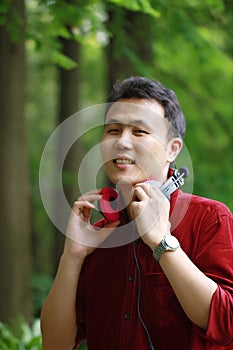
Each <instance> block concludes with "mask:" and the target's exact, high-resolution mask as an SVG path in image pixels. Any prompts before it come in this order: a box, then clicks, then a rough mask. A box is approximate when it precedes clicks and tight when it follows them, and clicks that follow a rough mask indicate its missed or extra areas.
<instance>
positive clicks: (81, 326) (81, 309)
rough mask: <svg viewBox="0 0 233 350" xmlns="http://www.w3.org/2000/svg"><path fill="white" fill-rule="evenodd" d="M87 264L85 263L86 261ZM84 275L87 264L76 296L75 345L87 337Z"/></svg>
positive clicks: (80, 278)
mask: <svg viewBox="0 0 233 350" xmlns="http://www.w3.org/2000/svg"><path fill="white" fill-rule="evenodd" d="M84 264H85V263H84ZM84 275H85V266H83V268H82V271H81V274H80V277H79V282H78V291H77V298H76V322H77V329H78V331H77V334H76V339H75V347H74V348H73V349H76V348H77V346H78V345H79V344H80V343H81V342H82V341H83V340H84V339H86V326H85V292H84Z"/></svg>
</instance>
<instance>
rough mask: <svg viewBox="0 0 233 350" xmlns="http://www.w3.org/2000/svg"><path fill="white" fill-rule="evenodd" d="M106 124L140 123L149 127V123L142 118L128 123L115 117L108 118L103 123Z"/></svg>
mask: <svg viewBox="0 0 233 350" xmlns="http://www.w3.org/2000/svg"><path fill="white" fill-rule="evenodd" d="M105 124H106V125H108V124H128V125H141V126H144V127H146V128H151V127H150V125H149V124H148V123H147V122H146V121H145V120H143V119H134V120H132V121H130V123H124V122H122V121H119V120H118V119H115V118H110V119H109V120H108V121H106V123H105Z"/></svg>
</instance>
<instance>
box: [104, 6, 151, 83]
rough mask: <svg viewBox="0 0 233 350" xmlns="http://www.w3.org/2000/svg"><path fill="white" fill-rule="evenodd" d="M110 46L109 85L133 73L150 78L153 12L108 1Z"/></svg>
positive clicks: (108, 56) (108, 57)
mask: <svg viewBox="0 0 233 350" xmlns="http://www.w3.org/2000/svg"><path fill="white" fill-rule="evenodd" d="M107 8H108V16H109V18H108V22H107V28H108V30H109V31H110V33H111V38H110V41H109V45H108V46H107V61H108V77H109V86H110V88H111V87H112V85H113V83H114V82H115V81H116V80H117V79H120V80H121V79H125V78H128V77H130V76H131V75H144V76H148V77H150V78H151V75H152V73H151V71H152V70H151V68H152V64H153V59H154V44H155V37H156V36H155V33H154V27H155V26H154V21H155V19H154V18H152V17H151V16H150V15H147V14H145V13H142V12H134V11H129V10H126V9H124V8H121V7H119V6H116V5H113V4H110V5H109V4H108V7H107Z"/></svg>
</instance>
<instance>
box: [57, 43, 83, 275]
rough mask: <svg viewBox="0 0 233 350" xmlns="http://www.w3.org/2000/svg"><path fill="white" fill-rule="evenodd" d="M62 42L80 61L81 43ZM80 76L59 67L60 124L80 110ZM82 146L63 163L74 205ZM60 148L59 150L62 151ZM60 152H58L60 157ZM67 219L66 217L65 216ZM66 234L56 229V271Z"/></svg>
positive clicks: (59, 212) (68, 195) (66, 51)
mask: <svg viewBox="0 0 233 350" xmlns="http://www.w3.org/2000/svg"><path fill="white" fill-rule="evenodd" d="M60 42H61V44H62V52H63V54H64V55H66V56H67V57H69V58H71V59H72V60H73V61H74V62H78V55H79V45H78V43H77V42H76V41H75V40H73V39H63V38H62V39H60ZM78 78H79V70H78V67H75V68H73V69H70V70H67V69H63V68H59V84H60V93H59V97H58V99H59V110H58V124H60V123H62V122H63V121H65V119H66V118H68V117H70V116H71V115H72V114H74V113H76V112H78ZM75 132H76V133H77V130H74V129H71V130H70V133H75ZM63 142H65V140H63V134H62V133H61V135H60V145H59V148H60V150H61V149H62V147H63ZM80 149H81V146H80V147H74V146H73V147H71V149H70V151H69V152H68V154H67V157H66V159H65V162H64V165H63V175H64V176H63V179H64V181H63V188H64V192H65V195H66V198H67V201H68V203H69V204H70V206H72V203H73V202H74V200H75V198H77V196H78V193H77V184H76V185H75V180H74V178H75V179H76V178H77V165H78V163H79V159H80V155H81V153H82V152H81V151H80ZM60 150H58V152H60ZM59 156H60V154H58V157H59ZM63 210H64V208H63V207H62V204H61V206H59V200H57V201H56V215H59V217H61V216H63ZM64 220H65V218H64ZM64 238H65V237H64V235H62V234H61V233H60V232H58V231H56V233H55V244H54V261H55V271H56V269H57V265H58V262H59V259H60V256H61V253H62V250H63V246H64Z"/></svg>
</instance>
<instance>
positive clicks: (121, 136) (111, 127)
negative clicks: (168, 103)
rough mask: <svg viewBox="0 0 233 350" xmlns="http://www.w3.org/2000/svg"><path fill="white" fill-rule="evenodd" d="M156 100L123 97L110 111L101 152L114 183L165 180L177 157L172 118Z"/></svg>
mask: <svg viewBox="0 0 233 350" xmlns="http://www.w3.org/2000/svg"><path fill="white" fill-rule="evenodd" d="M164 114H165V111H164V108H163V107H162V106H161V105H160V104H159V103H157V102H156V101H151V100H147V99H140V98H130V99H121V100H119V101H117V102H116V103H114V104H113V105H112V106H111V108H110V109H109V111H108V114H107V117H106V126H105V129H104V133H103V137H102V142H101V152H102V158H103V161H104V167H105V171H106V173H107V176H108V177H109V179H110V180H111V182H112V183H113V184H117V183H118V182H119V181H122V180H124V181H127V182H129V183H130V184H133V185H134V184H136V183H139V182H142V181H145V180H147V179H154V180H157V181H160V182H164V181H165V180H166V178H167V172H168V168H169V164H170V162H171V161H172V160H174V159H173V154H172V155H171V153H172V151H171V149H172V141H171V140H168V130H169V127H170V124H169V122H168V121H167V120H166V119H165V117H164Z"/></svg>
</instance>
